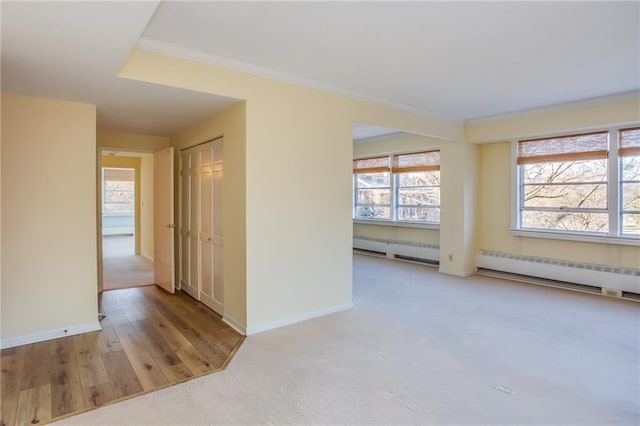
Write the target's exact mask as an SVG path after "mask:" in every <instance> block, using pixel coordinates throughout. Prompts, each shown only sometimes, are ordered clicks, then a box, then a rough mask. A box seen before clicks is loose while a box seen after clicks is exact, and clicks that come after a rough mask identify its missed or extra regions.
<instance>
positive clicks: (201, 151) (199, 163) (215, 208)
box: [179, 139, 224, 315]
mask: <svg viewBox="0 0 640 426" xmlns="http://www.w3.org/2000/svg"><path fill="white" fill-rule="evenodd" d="M222 146H223V143H222V139H216V140H214V141H211V142H207V143H205V144H202V145H198V146H195V147H193V148H189V149H186V150H183V151H182V152H181V153H180V263H179V265H180V284H181V287H182V289H183V290H184V291H186V292H187V293H189V295H191V296H192V297H193V298H195V299H197V300H199V301H201V302H202V303H204V304H205V305H207V306H208V307H210V308H211V309H213V310H214V311H216V312H217V313H219V314H220V315H222V314H223V308H224V284H223V275H222V256H223V251H222V179H223V149H222Z"/></svg>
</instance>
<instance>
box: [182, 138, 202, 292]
mask: <svg viewBox="0 0 640 426" xmlns="http://www.w3.org/2000/svg"><path fill="white" fill-rule="evenodd" d="M189 155H190V162H191V167H190V168H189V201H190V203H189V206H190V207H189V233H188V237H189V285H188V286H187V287H185V289H184V290H185V291H186V292H187V293H189V294H190V295H191V296H192V297H194V298H195V299H197V300H200V262H198V253H199V249H200V247H199V241H198V235H199V233H200V208H199V206H200V179H199V176H198V168H199V167H200V153H199V152H198V151H191V150H190V152H189Z"/></svg>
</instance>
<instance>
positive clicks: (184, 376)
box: [0, 286, 244, 426]
mask: <svg viewBox="0 0 640 426" xmlns="http://www.w3.org/2000/svg"><path fill="white" fill-rule="evenodd" d="M100 311H101V312H102V313H105V314H106V315H107V316H106V318H105V319H103V320H102V322H101V324H102V331H97V332H93V333H85V334H80V335H76V336H69V337H63V338H60V339H55V340H49V341H46V342H39V343H33V344H30V345H24V346H18V347H15V348H10V349H4V350H2V352H1V361H0V365H1V370H2V382H1V384H0V392H1V394H0V419H1V420H0V426H9V425H32V424H44V423H48V422H49V421H52V420H56V419H59V418H61V417H66V416H69V415H72V414H76V413H79V412H82V411H86V410H90V409H93V408H96V407H99V406H101V405H104V404H107V403H111V402H114V401H119V400H122V399H126V398H131V397H134V396H137V395H141V394H143V393H146V392H151V391H154V390H157V389H160V388H163V387H167V386H170V385H173V384H176V383H179V382H183V381H185V380H189V379H192V378H195V377H199V376H202V375H205V374H209V373H213V372H216V371H220V370H221V369H224V367H226V365H227V363H228V362H229V361H230V360H231V358H232V357H233V355H234V354H235V352H236V351H237V349H238V348H239V347H240V344H241V343H242V341H243V339H244V337H243V336H241V335H240V334H238V333H237V332H236V331H234V330H233V329H232V328H230V327H229V326H227V325H226V324H224V323H223V322H222V319H221V318H220V316H218V315H217V314H216V313H214V312H213V311H211V310H209V309H208V308H207V307H206V306H204V305H202V304H200V303H198V302H197V301H195V300H194V299H192V298H191V297H189V296H188V295H186V294H185V293H183V292H177V293H176V294H175V295H170V294H168V293H166V292H165V291H163V290H161V289H159V288H157V287H155V286H147V287H137V288H129V289H122V290H113V291H107V292H104V293H102V295H101V296H100Z"/></svg>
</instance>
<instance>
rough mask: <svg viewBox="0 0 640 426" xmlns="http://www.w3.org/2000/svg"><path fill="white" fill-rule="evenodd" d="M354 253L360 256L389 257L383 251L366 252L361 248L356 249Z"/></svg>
mask: <svg viewBox="0 0 640 426" xmlns="http://www.w3.org/2000/svg"><path fill="white" fill-rule="evenodd" d="M353 251H354V252H356V253H360V254H368V255H370V256H378V257H387V253H383V252H381V251H375V250H366V249H361V248H354V249H353Z"/></svg>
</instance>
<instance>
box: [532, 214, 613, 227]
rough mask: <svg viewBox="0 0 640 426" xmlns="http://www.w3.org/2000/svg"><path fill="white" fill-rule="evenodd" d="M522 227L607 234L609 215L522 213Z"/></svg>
mask: <svg viewBox="0 0 640 426" xmlns="http://www.w3.org/2000/svg"><path fill="white" fill-rule="evenodd" d="M522 227H523V228H538V229H552V230H559V231H583V232H608V229H609V215H608V214H607V213H590V212H585V213H565V212H541V211H523V212H522Z"/></svg>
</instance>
